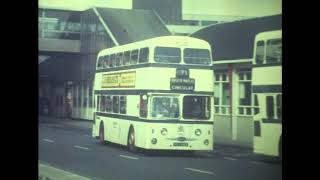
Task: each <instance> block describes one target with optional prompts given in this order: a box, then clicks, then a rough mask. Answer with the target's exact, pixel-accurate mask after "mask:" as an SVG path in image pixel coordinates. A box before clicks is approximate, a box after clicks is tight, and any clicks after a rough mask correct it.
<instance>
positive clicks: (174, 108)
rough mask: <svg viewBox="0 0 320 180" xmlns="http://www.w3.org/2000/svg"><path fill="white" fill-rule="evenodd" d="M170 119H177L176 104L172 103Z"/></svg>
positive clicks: (177, 109)
mask: <svg viewBox="0 0 320 180" xmlns="http://www.w3.org/2000/svg"><path fill="white" fill-rule="evenodd" d="M169 115H170V117H171V118H177V117H179V106H178V104H177V103H172V104H171V106H170V114H169Z"/></svg>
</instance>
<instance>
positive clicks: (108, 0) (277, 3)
mask: <svg viewBox="0 0 320 180" xmlns="http://www.w3.org/2000/svg"><path fill="white" fill-rule="evenodd" d="M159 1H161V0H159ZM93 4H94V5H96V6H101V7H113V8H124V9H131V8H132V0H39V5H40V6H42V7H43V6H45V7H55V8H61V9H73V10H79V11H82V10H85V9H87V8H88V7H90V6H91V5H93ZM182 10H183V14H209V15H219V16H250V17H258V16H267V15H274V14H281V13H282V0H182Z"/></svg>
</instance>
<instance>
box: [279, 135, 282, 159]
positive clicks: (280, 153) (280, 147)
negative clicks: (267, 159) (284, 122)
mask: <svg viewBox="0 0 320 180" xmlns="http://www.w3.org/2000/svg"><path fill="white" fill-rule="evenodd" d="M279 159H280V161H282V138H281V139H280V143H279Z"/></svg>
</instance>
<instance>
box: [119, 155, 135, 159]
mask: <svg viewBox="0 0 320 180" xmlns="http://www.w3.org/2000/svg"><path fill="white" fill-rule="evenodd" d="M120 157H123V158H127V159H134V160H137V159H139V158H136V157H132V156H125V155H121V154H120Z"/></svg>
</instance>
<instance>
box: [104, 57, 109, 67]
mask: <svg viewBox="0 0 320 180" xmlns="http://www.w3.org/2000/svg"><path fill="white" fill-rule="evenodd" d="M108 61H109V55H107V56H104V58H103V68H108Z"/></svg>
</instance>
